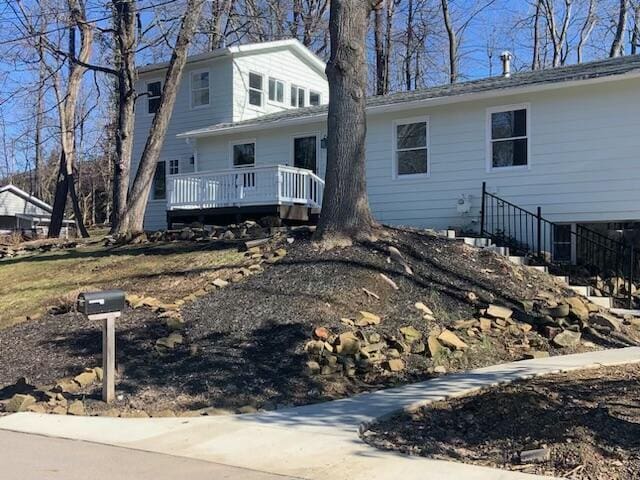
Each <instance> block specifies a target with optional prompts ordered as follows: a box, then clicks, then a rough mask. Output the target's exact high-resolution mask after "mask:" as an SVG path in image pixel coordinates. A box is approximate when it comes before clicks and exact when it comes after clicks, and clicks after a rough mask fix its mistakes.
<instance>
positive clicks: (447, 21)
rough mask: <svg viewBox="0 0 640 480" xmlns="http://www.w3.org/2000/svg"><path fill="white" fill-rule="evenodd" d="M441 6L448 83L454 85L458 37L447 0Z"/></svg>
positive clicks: (442, 1)
mask: <svg viewBox="0 0 640 480" xmlns="http://www.w3.org/2000/svg"><path fill="white" fill-rule="evenodd" d="M441 4H442V16H443V18H444V27H445V29H446V30H447V38H448V39H449V82H450V83H456V82H457V81H458V37H457V35H456V30H455V27H454V26H453V22H452V21H451V14H450V13H449V0H441Z"/></svg>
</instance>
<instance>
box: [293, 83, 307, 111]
mask: <svg viewBox="0 0 640 480" xmlns="http://www.w3.org/2000/svg"><path fill="white" fill-rule="evenodd" d="M306 97H307V91H306V90H305V89H304V88H302V87H298V86H297V85H291V106H292V107H298V108H302V107H305V106H306V101H305V100H306Z"/></svg>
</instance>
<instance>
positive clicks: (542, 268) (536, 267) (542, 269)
mask: <svg viewBox="0 0 640 480" xmlns="http://www.w3.org/2000/svg"><path fill="white" fill-rule="evenodd" d="M528 267H529V268H530V269H532V270H538V271H539V272H542V273H549V267H547V266H546V265H528Z"/></svg>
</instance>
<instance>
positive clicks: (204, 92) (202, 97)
mask: <svg viewBox="0 0 640 480" xmlns="http://www.w3.org/2000/svg"><path fill="white" fill-rule="evenodd" d="M206 105H209V72H208V71H198V72H191V107H192V108H198V107H204V106H206Z"/></svg>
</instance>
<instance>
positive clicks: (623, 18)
mask: <svg viewBox="0 0 640 480" xmlns="http://www.w3.org/2000/svg"><path fill="white" fill-rule="evenodd" d="M628 7H629V0H620V10H619V12H618V25H617V27H616V33H615V35H614V37H613V42H612V44H611V51H610V52H609V56H610V57H611V58H616V57H620V56H622V53H623V48H624V47H623V45H624V32H625V29H626V27H627V12H628V11H629V8H628Z"/></svg>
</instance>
